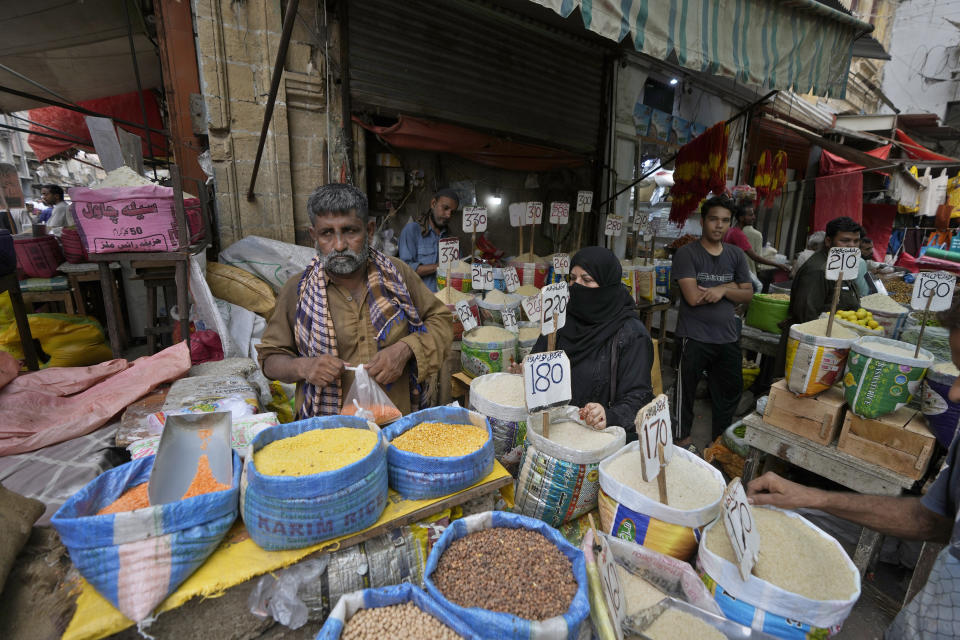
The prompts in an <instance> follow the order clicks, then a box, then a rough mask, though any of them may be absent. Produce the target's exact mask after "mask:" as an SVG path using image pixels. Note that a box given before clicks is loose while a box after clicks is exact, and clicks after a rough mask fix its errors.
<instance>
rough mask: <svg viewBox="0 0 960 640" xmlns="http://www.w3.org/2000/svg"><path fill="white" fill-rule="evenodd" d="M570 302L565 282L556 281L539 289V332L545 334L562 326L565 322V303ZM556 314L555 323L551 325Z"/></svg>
mask: <svg viewBox="0 0 960 640" xmlns="http://www.w3.org/2000/svg"><path fill="white" fill-rule="evenodd" d="M569 302H570V290H569V289H567V283H566V282H557V283H555V284H550V285H547V286H545V287H544V288H543V289H541V290H540V318H541V320H540V333H541V334H542V335H547V334H548V333H553V332H554V331H555V330H557V329H561V328H563V325H565V324H566V323H567V304H568V303H569ZM554 315H556V318H557V325H556V326H554V325H553V318H554Z"/></svg>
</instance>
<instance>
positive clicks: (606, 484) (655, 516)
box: [597, 442, 726, 560]
mask: <svg viewBox="0 0 960 640" xmlns="http://www.w3.org/2000/svg"><path fill="white" fill-rule="evenodd" d="M639 447H640V444H639V443H638V442H631V443H630V444H628V445H627V446H625V447H623V448H622V449H620V451H618V452H617V453H615V454H614V455H612V456H610V457H608V458H606V459H605V460H604V461H603V462H601V463H600V487H601V489H602V491H601V493H600V495H599V497H598V499H597V506H598V508H599V511H600V522H601V524H602V525H603V530H604V532H605V533H609V534H610V535H613V536H616V537H618V538H621V539H623V540H630V541H631V542H636V543H637V544H641V545H643V546H645V547H649V548H651V549H653V550H654V551H659V552H660V553H665V554H667V555H670V556H673V557H674V558H679V559H681V560H688V559H689V558H690V557H692V556H693V554H694V553H695V552H696V550H697V545H698V544H699V542H700V528H701V527H703V526H704V525H705V524H707V523H708V522H710V521H712V520H714V519H715V518H716V517H717V516H718V515H720V502H721V499H722V493H723V487H725V486H726V483H725V482H724V481H723V475H722V474H721V473H720V472H719V471H718V470H717V469H714V468H713V467H712V466H711V465H710V464H708V463H706V462H704V460H703V459H702V458H700V457H698V456H696V455H694V454H692V453H690V452H689V451H687V450H686V449H681V448H679V447H676V446H674V448H673V455H674V456H683V457H685V458H687V459H688V460H690V461H691V462H694V463H695V464H699V465H703V466H705V467H706V468H707V469H709V470H710V472H711V474H712V475H713V476H714V478H715V479H716V482H717V484H718V485H719V487H720V491H719V492H718V494H717V499H716V501H714V502H712V503H710V504H708V505H707V506H705V507H702V508H700V509H693V510H690V511H684V510H681V509H675V508H673V507H671V506H668V505H664V504H660V502H658V501H654V500H651V499H650V498H648V497H646V496H644V495H642V494H641V493H639V492H637V491H634V490H633V489H631V488H630V487H627V486H624V485H622V484H620V483H619V482H617V481H616V480H614V479H613V478H612V477H611V476H609V475H608V474H607V472H606V469H607V467H609V465H610V463H611V462H612V461H613V460H615V459H617V458H618V457H620V456H622V455H625V454H627V453H629V452H631V451H637V450H638V449H639ZM639 475H640V469H637V476H639ZM668 497H669V496H668Z"/></svg>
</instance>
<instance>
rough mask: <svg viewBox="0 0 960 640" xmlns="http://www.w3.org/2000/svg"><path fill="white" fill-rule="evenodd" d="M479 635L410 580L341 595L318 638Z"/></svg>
mask: <svg viewBox="0 0 960 640" xmlns="http://www.w3.org/2000/svg"><path fill="white" fill-rule="evenodd" d="M388 637H389V638H393V639H394V640H421V638H435V639H436V640H457V639H458V638H466V639H467V640H474V639H478V638H479V636H478V635H477V634H475V633H474V632H473V631H472V630H471V629H470V627H469V626H467V625H466V623H464V622H463V620H460V619H459V618H457V617H456V616H454V615H451V614H450V613H449V612H447V611H444V610H443V609H442V608H441V607H440V605H438V604H437V602H436V601H435V600H434V599H433V598H431V597H430V596H429V595H427V594H426V593H424V591H423V589H421V588H419V587H416V586H414V585H412V584H410V583H404V584H398V585H395V586H392V587H381V588H379V589H363V590H361V591H354V592H353V593H347V594H344V595H342V596H340V599H339V600H338V601H337V605H336V607H334V609H333V611H331V612H330V616H329V617H328V618H327V620H326V622H324V623H323V628H321V629H320V633H318V634H317V637H316V639H315V640H340V639H341V638H343V640H367V639H369V640H379V639H380V638H388Z"/></svg>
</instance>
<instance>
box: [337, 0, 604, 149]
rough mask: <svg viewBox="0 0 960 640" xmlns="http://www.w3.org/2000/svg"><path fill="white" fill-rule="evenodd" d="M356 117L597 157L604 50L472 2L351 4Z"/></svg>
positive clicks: (369, 0)
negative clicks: (372, 114)
mask: <svg viewBox="0 0 960 640" xmlns="http://www.w3.org/2000/svg"><path fill="white" fill-rule="evenodd" d="M349 12H350V13H349V20H348V24H349V64H350V94H351V98H352V100H353V105H352V106H353V110H354V111H355V112H358V111H361V110H362V109H363V108H380V109H381V112H387V113H389V112H396V113H403V114H407V115H419V116H425V117H431V118H437V119H441V120H446V121H450V122H455V123H458V124H463V125H466V126H472V127H475V128H479V129H484V130H489V131H494V132H500V133H505V134H513V135H517V136H522V137H524V138H527V139H530V140H537V141H541V142H545V143H549V144H551V145H554V146H559V147H563V148H567V149H572V150H575V151H579V152H594V151H595V150H596V146H597V139H598V134H599V132H598V128H599V126H600V120H601V113H600V111H601V98H602V96H601V81H602V75H603V73H602V70H603V63H604V56H603V49H602V48H601V47H599V46H598V45H596V44H593V43H590V42H587V41H586V40H583V39H579V38H577V37H576V36H573V35H569V34H566V33H561V32H559V31H556V30H553V29H551V28H549V27H547V26H545V25H537V24H534V23H533V22H532V21H530V20H529V19H527V18H521V17H519V16H514V15H512V14H509V13H507V12H504V11H503V10H501V9H498V8H496V7H494V6H493V5H490V4H487V3H484V2H476V1H471V0H447V1H444V2H435V1H428V0H404V2H396V1H392V0H351V2H350V3H349Z"/></svg>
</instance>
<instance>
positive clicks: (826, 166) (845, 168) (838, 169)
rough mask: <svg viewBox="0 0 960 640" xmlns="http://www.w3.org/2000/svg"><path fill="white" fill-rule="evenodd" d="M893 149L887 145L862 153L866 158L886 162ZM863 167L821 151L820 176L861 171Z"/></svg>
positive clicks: (890, 145)
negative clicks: (871, 157) (869, 157)
mask: <svg viewBox="0 0 960 640" xmlns="http://www.w3.org/2000/svg"><path fill="white" fill-rule="evenodd" d="M892 148H893V145H892V144H888V145H885V146H882V147H878V148H876V149H873V150H871V151H864V153H866V154H867V155H868V156H873V157H874V158H879V159H881V160H886V159H887V158H889V157H890V149H892ZM863 169H864V167H863V166H862V165H859V164H857V163H856V162H853V161H852V160H847V159H846V158H843V157H841V156H839V155H836V154H834V153H830V152H829V151H826V150H824V151H822V152H821V154H820V175H822V176H830V175H834V174H836V173H848V172H850V171H861V170H863Z"/></svg>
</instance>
